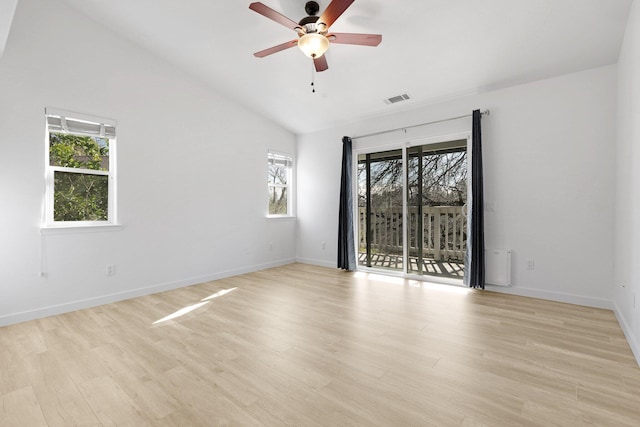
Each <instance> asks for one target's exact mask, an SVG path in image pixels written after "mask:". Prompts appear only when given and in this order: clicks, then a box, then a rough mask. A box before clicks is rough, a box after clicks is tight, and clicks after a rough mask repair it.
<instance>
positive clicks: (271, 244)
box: [269, 243, 273, 251]
mask: <svg viewBox="0 0 640 427" xmlns="http://www.w3.org/2000/svg"><path fill="white" fill-rule="evenodd" d="M269 250H270V251H273V243H269Z"/></svg>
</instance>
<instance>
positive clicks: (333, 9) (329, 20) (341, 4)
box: [318, 0, 354, 31]
mask: <svg viewBox="0 0 640 427" xmlns="http://www.w3.org/2000/svg"><path fill="white" fill-rule="evenodd" d="M353 2H354V0H333V1H332V2H331V3H330V4H329V6H327V9H326V10H325V11H324V12H323V13H322V15H321V16H320V19H318V22H319V23H320V22H321V23H323V24H325V25H326V27H325V28H324V30H323V31H327V29H328V28H329V27H330V26H331V25H332V24H333V23H334V22H336V19H338V18H339V17H340V15H342V13H343V12H344V11H345V10H347V8H348V7H349V6H351V3H353Z"/></svg>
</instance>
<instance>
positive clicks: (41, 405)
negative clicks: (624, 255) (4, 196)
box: [0, 264, 640, 427]
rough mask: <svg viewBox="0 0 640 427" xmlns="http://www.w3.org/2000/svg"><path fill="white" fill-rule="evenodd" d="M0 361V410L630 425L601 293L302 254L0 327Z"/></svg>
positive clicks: (201, 419) (625, 361) (145, 419)
mask: <svg viewBox="0 0 640 427" xmlns="http://www.w3.org/2000/svg"><path fill="white" fill-rule="evenodd" d="M185 308H187V309H185ZM183 309H184V310H183ZM188 309H192V311H190V312H188V313H187V310H188ZM179 310H182V311H181V312H179V313H177V314H181V313H182V316H180V317H176V318H174V319H171V320H164V321H160V322H158V321H159V320H161V319H163V318H165V317H166V316H168V315H171V314H172V313H176V312H178V311H179ZM0 375H1V377H0V425H1V426H20V427H25V426H29V427H31V426H72V425H105V426H114V425H115V426H145V425H152V426H164V425H169V426H213V425H248V426H257V425H269V426H279V425H300V426H315V425H325V426H344V425H362V426H378V425H381V426H403V425H407V426H466V427H470V426H520V425H522V426H556V425H560V426H583V425H584V426H587V425H588V426H592V425H601V426H638V425H640V369H639V368H638V366H637V365H636V362H635V360H634V358H633V356H632V354H631V351H630V349H629V346H628V344H627V342H626V341H625V339H624V336H623V334H622V332H621V330H620V327H619V326H618V324H617V322H616V319H615V317H614V315H613V313H612V312H611V311H607V310H599V309H592V308H585V307H579V306H572V305H566V304H560V303H554V302H546V301H541V300H536V299H530V298H522V297H514V296H509V295H503V294H496V293H491V292H481V291H467V290H466V289H462V288H452V287H441V286H436V285H430V284H420V283H418V282H408V281H407V282H403V281H402V280H400V279H390V278H383V277H379V276H377V277H376V276H367V275H365V274H363V273H344V272H340V271H337V270H332V269H326V268H319V267H312V266H308V265H302V264H293V265H290V266H285V267H280V268H275V269H271V270H266V271H262V272H258V273H252V274H247V275H243V276H238V277H234V278H229V279H225V280H219V281H215V282H210V283H205V284H202V285H198V286H192V287H188V288H183V289H179V290H176V291H171V292H165V293H162V294H156V295H151V296H146V297H142V298H136V299H133V300H129V301H124V302H119V303H115V304H110V305H106V306H102V307H98V308H93V309H88V310H82V311H78V312H74V313H68V314H64V315H60V316H55V317H50V318H46V319H42V320H37V321H32V322H25V323H22V324H17V325H13V326H8V327H4V328H0Z"/></svg>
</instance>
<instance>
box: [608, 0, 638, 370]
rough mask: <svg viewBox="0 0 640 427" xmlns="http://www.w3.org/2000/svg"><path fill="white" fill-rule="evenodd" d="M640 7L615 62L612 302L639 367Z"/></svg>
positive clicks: (635, 3)
mask: <svg viewBox="0 0 640 427" xmlns="http://www.w3.org/2000/svg"><path fill="white" fill-rule="evenodd" d="M639 76H640V4H638V2H637V1H636V2H634V4H633V6H632V9H631V14H630V16H629V21H628V24H627V31H626V35H625V39H624V43H623V46H622V50H621V52H620V61H619V63H618V137H617V163H616V172H617V173H616V222H615V225H616V227H615V231H616V232H615V236H616V239H615V252H614V254H615V256H614V271H615V282H614V289H615V291H614V301H615V305H616V313H617V315H618V320H619V321H620V324H621V325H622V327H623V329H624V331H625V334H626V336H627V339H628V341H629V343H630V345H631V348H632V349H633V351H634V354H635V356H636V359H638V361H639V363H640V261H639V260H640V77H639Z"/></svg>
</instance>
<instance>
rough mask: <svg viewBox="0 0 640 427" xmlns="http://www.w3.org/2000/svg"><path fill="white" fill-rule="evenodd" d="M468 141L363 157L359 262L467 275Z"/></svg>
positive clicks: (360, 161)
mask: <svg viewBox="0 0 640 427" xmlns="http://www.w3.org/2000/svg"><path fill="white" fill-rule="evenodd" d="M466 147H467V141H466V139H464V140H455V141H447V142H442V143H436V144H425V145H418V146H411V147H408V148H403V149H398V150H392V151H384V152H375V153H367V154H360V155H359V156H358V219H359V220H358V224H359V225H358V236H359V237H358V238H359V242H358V243H359V245H358V263H359V265H360V266H364V267H369V268H379V269H386V270H389V269H391V270H395V271H399V272H404V273H407V274H410V275H435V276H441V277H448V278H462V276H463V271H464V254H465V251H466V237H467V236H466V233H467V227H466V202H467V150H466Z"/></svg>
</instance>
